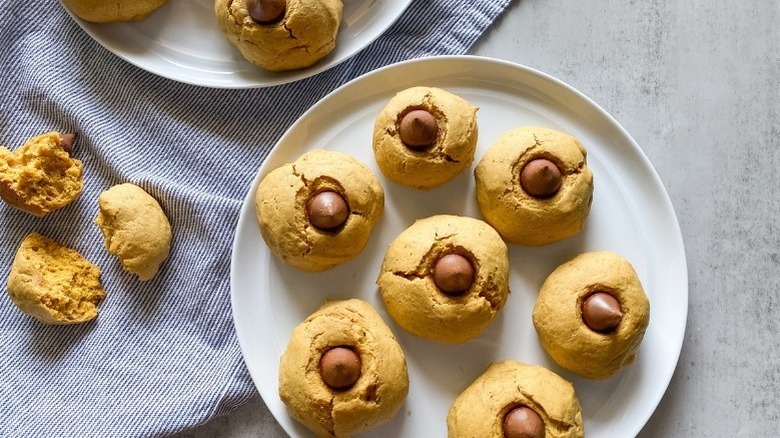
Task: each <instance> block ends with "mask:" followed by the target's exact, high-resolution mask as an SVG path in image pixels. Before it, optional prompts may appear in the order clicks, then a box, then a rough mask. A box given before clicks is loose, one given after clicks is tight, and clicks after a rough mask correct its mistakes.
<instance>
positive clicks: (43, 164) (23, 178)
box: [0, 132, 84, 217]
mask: <svg viewBox="0 0 780 438" xmlns="http://www.w3.org/2000/svg"><path fill="white" fill-rule="evenodd" d="M75 140H76V134H60V133H59V132H49V133H47V134H42V135H39V136H37V137H35V138H33V139H30V140H29V141H28V142H27V143H25V144H24V145H23V146H22V147H20V148H19V149H17V150H15V151H13V152H11V151H10V150H8V149H7V148H4V147H0V198H2V199H3V201H5V202H6V203H8V205H10V206H12V207H15V208H18V209H20V210H23V211H26V212H27V213H30V214H32V215H35V216H38V217H44V216H46V215H47V214H48V213H50V212H52V211H55V210H59V209H60V208H62V207H65V206H66V205H68V204H70V203H71V202H73V201H74V200H75V199H76V198H77V197H78V196H79V194H81V190H82V188H83V187H84V179H83V176H82V165H81V161H79V160H77V159H75V158H73V157H72V156H71V152H72V150H73V143H74V141H75Z"/></svg>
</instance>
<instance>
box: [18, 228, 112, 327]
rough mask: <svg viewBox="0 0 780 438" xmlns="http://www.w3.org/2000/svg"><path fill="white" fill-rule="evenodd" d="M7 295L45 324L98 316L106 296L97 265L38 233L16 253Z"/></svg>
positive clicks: (90, 318) (23, 309) (65, 322)
mask: <svg viewBox="0 0 780 438" xmlns="http://www.w3.org/2000/svg"><path fill="white" fill-rule="evenodd" d="M7 287H8V294H9V295H10V296H11V300H12V301H13V302H14V304H16V306H17V307H19V309H20V310H21V311H22V312H24V313H26V314H28V315H31V316H34V317H35V318H37V319H38V320H39V321H41V322H43V323H46V324H79V323H82V322H87V321H90V320H92V319H94V318H95V317H97V315H98V309H97V305H98V303H100V301H102V300H103V298H104V297H105V296H106V292H105V291H104V290H103V287H102V286H101V284H100V268H98V267H97V266H96V265H94V264H92V263H90V262H89V261H88V260H87V259H85V258H84V257H83V256H82V255H81V254H79V253H78V252H77V251H76V250H74V249H71V248H68V247H66V246H63V245H60V244H59V243H57V242H56V241H54V240H53V239H50V238H48V237H45V236H42V235H40V234H38V233H31V234H30V235H28V236H27V237H26V238H25V239H24V241H22V244H21V245H20V246H19V250H18V251H17V252H16V257H15V258H14V261H13V264H12V265H11V273H10V274H9V276H8V285H7Z"/></svg>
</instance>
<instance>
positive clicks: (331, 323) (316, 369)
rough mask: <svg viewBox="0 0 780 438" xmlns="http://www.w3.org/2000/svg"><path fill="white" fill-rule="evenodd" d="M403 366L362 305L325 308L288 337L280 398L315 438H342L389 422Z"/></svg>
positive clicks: (389, 337)
mask: <svg viewBox="0 0 780 438" xmlns="http://www.w3.org/2000/svg"><path fill="white" fill-rule="evenodd" d="M408 392H409V376H408V373H407V370H406V359H405V357H404V353H403V351H402V350H401V347H400V346H399V345H398V342H396V340H395V337H394V336H393V333H392V332H391V331H390V328H388V327H387V325H386V324H385V323H384V321H382V318H381V317H380V316H379V314H378V313H377V312H376V310H374V308H373V307H371V305H370V304H368V303H367V302H365V301H362V300H357V299H351V300H347V301H331V302H328V303H326V304H325V305H324V306H322V307H321V308H320V309H319V310H317V311H316V312H314V313H313V314H312V315H311V316H309V317H308V318H306V320H305V321H304V322H303V323H301V324H300V325H299V326H298V327H296V328H295V330H294V331H293V334H292V337H291V338H290V343H289V344H288V345H287V349H286V350H285V352H284V354H283V355H282V359H281V361H280V364H279V396H280V397H281V398H282V401H283V402H284V403H285V405H287V409H288V411H289V412H290V415H292V417H293V418H295V419H296V420H298V421H300V422H301V423H303V424H304V425H305V426H306V427H308V428H309V429H310V430H311V431H313V432H314V433H315V434H316V435H317V436H320V437H346V436H351V435H354V434H356V433H359V432H362V431H365V430H367V429H370V428H372V427H374V426H376V425H379V424H381V423H384V422H386V421H388V420H390V419H391V418H392V417H393V416H394V415H395V413H396V412H397V411H398V409H399V408H400V407H401V404H403V402H404V400H405V399H406V395H407V393H408Z"/></svg>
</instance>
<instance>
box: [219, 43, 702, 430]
mask: <svg viewBox="0 0 780 438" xmlns="http://www.w3.org/2000/svg"><path fill="white" fill-rule="evenodd" d="M414 85H429V86H437V87H442V88H445V89H447V90H449V91H452V92H454V93H456V94H459V95H461V96H463V97H464V98H466V99H467V100H468V101H470V102H471V103H472V104H473V105H476V106H479V107H480V110H479V113H478V120H479V136H480V138H479V144H478V147H477V154H476V160H475V163H476V162H478V161H479V159H480V158H481V157H482V155H483V154H484V153H485V151H486V150H487V148H488V147H489V146H490V145H491V144H492V143H493V142H494V141H495V140H496V139H497V138H498V137H499V136H500V135H501V134H502V133H504V132H505V131H507V130H509V129H512V128H516V127H519V126H523V125H541V126H546V127H549V128H553V129H558V130H561V131H564V132H568V133H570V134H573V135H574V136H576V137H578V138H579V139H580V140H581V141H582V143H583V144H584V145H585V147H586V148H587V149H588V164H589V166H590V167H591V169H592V170H593V174H594V178H595V195H594V200H593V207H592V211H591V213H590V217H589V218H588V222H587V225H586V227H585V230H584V231H583V232H582V233H580V234H579V235H577V236H575V237H572V238H569V239H567V240H565V241H563V242H559V243H557V244H553V245H549V246H546V247H542V248H530V247H524V246H519V245H510V247H509V248H510V264H511V276H510V282H511V284H510V286H511V290H512V293H511V294H510V296H509V299H508V302H507V305H506V307H505V308H504V310H503V311H502V312H501V313H500V314H499V315H498V317H497V318H496V320H495V321H493V323H492V324H491V325H490V326H489V327H488V328H487V330H485V331H484V332H483V333H482V334H481V335H480V336H478V337H477V338H476V339H474V340H472V341H470V342H468V343H466V344H463V345H458V346H451V345H443V344H437V343H435V342H432V341H426V340H422V339H418V338H416V337H414V336H412V335H410V334H409V333H407V332H406V331H404V330H403V329H402V328H400V327H399V326H398V325H397V324H395V323H394V322H393V321H392V319H390V317H389V316H388V314H387V312H386V311H385V309H384V306H383V305H382V302H381V298H380V297H379V293H378V289H377V287H376V285H375V284H374V281H375V280H376V277H377V274H378V272H379V267H380V265H381V262H382V257H383V256H384V251H385V249H386V248H387V245H388V244H389V243H390V242H391V241H392V240H393V239H394V238H395V237H396V236H397V235H398V234H399V233H400V232H401V231H402V230H404V229H405V228H406V227H408V226H409V225H411V224H412V222H413V221H414V220H415V219H418V218H424V217H427V216H430V215H434V214H439V213H454V214H460V215H467V216H474V217H481V215H480V214H479V210H478V208H477V206H476V199H475V195H474V177H473V172H472V171H471V170H469V171H466V172H463V173H462V174H461V175H459V176H458V177H456V178H455V179H454V180H452V181H450V182H448V183H446V184H444V185H443V186H440V187H439V188H436V189H433V190H430V191H427V192H426V191H419V190H414V189H410V188H407V187H404V186H401V185H399V184H396V183H393V182H391V181H389V180H388V179H386V178H384V177H383V176H382V174H381V172H380V171H379V170H378V168H377V166H376V162H375V160H374V156H373V152H372V149H371V136H372V132H373V125H374V119H375V117H376V116H377V114H378V113H379V111H380V110H381V109H382V107H383V106H384V105H385V104H386V103H387V101H388V100H389V99H390V98H391V97H392V96H393V94H394V93H396V92H397V91H399V90H402V89H404V88H407V87H411V86H414ZM315 148H324V149H332V150H338V151H342V152H347V153H349V154H352V155H354V156H355V157H357V158H358V159H359V160H361V161H362V162H363V163H365V164H367V165H368V166H369V167H370V168H371V169H373V170H374V172H375V173H376V174H377V175H378V176H379V179H380V181H381V183H382V186H383V187H384V189H385V195H386V207H385V213H384V215H383V217H382V219H381V220H380V221H379V223H378V225H377V227H376V228H375V229H374V231H373V234H372V236H371V240H370V241H369V243H368V245H367V247H366V249H365V250H364V251H363V253H362V254H361V255H360V256H358V258H357V259H355V260H353V261H351V262H349V263H346V264H344V265H341V266H340V267H337V268H335V269H333V270H332V271H329V272H326V273H322V274H312V273H306V272H302V271H298V270H296V269H294V268H291V267H289V266H286V265H284V264H282V263H281V262H279V261H278V260H277V259H276V258H274V257H273V256H272V255H271V254H270V252H269V251H268V248H267V247H266V246H265V243H264V242H263V240H262V237H261V236H260V231H259V229H258V226H257V222H256V219H255V207H254V198H255V190H256V188H257V185H258V183H259V181H260V179H261V178H262V177H263V176H265V175H266V174H267V173H268V172H269V171H270V170H272V169H274V168H276V167H278V166H280V165H282V164H283V163H286V162H291V161H294V160H295V159H296V158H298V157H299V156H300V155H301V154H303V153H304V152H306V151H309V150H311V149H315ZM604 249H608V250H612V251H616V252H618V253H620V254H622V255H623V256H625V257H626V258H628V260H630V261H631V262H632V263H633V265H634V267H635V268H636V270H637V272H638V273H639V277H640V279H641V280H642V284H643V285H644V287H645V290H646V291H647V294H648V296H649V298H650V303H651V307H652V310H651V318H650V326H649V328H648V330H647V334H646V335H645V339H644V342H643V343H642V346H641V348H640V352H639V355H638V358H637V360H636V362H635V363H634V364H633V365H631V366H630V367H629V368H627V369H626V370H624V371H622V372H620V373H619V374H617V375H616V376H614V377H613V378H612V379H609V380H607V381H589V380H587V379H583V378H580V377H577V376H575V375H572V374H570V373H567V372H565V371H563V370H562V369H561V368H560V367H558V366H557V365H556V364H555V363H554V362H553V361H552V360H551V359H550V358H549V357H548V356H547V355H546V353H545V352H544V350H543V349H542V347H541V345H540V344H539V341H538V338H537V335H536V332H535V330H534V327H533V324H532V321H531V311H532V308H533V304H534V300H535V298H536V295H537V291H538V290H539V288H540V287H541V284H542V282H543V281H544V279H545V278H546V277H547V275H548V274H549V273H550V272H552V270H553V269H555V267H556V266H558V265H559V264H560V263H562V262H564V261H566V260H568V259H570V258H572V257H574V256H575V255H577V254H579V253H581V252H584V251H594V250H604ZM231 289H232V290H231V299H232V305H233V316H234V319H235V325H236V332H237V334H238V339H239V342H240V344H241V348H242V350H243V354H244V360H245V361H246V364H247V366H248V368H249V371H250V373H251V375H252V378H253V380H254V382H255V385H257V388H258V390H259V391H260V394H261V395H262V397H263V399H264V400H265V403H266V404H267V405H268V408H269V409H270V410H271V412H272V413H273V414H274V416H275V417H276V419H277V420H278V421H279V423H280V424H281V425H282V427H283V428H284V429H285V430H286V431H287V432H288V433H289V434H290V435H292V436H294V437H298V436H309V434H307V432H306V429H304V428H303V427H302V426H300V425H298V424H297V423H296V422H295V421H294V420H293V419H292V418H291V417H289V416H288V414H287V413H286V411H285V406H284V404H283V403H282V402H281V400H280V399H279V396H278V393H277V389H278V388H277V375H278V367H279V358H280V357H281V355H282V352H283V351H284V348H285V347H286V345H287V341H288V339H289V336H290V334H291V332H292V330H293V328H294V327H295V326H296V325H297V324H299V323H300V322H301V321H303V320H304V319H305V318H306V317H307V316H308V315H309V314H311V313H312V312H314V311H315V310H317V308H318V307H319V306H320V305H321V304H322V303H323V302H324V301H325V299H326V298H327V299H344V298H350V297H358V298H362V299H364V300H367V301H369V302H371V303H372V304H373V305H374V306H375V307H376V308H377V309H378V310H379V312H380V314H381V315H382V316H383V317H384V318H385V320H386V321H387V322H388V324H389V325H390V327H391V328H392V329H393V332H394V333H395V334H396V336H397V338H398V341H399V342H400V344H401V346H402V347H403V349H404V351H405V352H406V358H407V363H408V366H409V376H410V380H411V385H410V390H409V397H408V399H407V401H406V404H405V405H404V406H403V407H402V409H401V411H400V412H399V413H398V415H396V416H395V418H394V419H393V420H392V421H390V422H389V423H387V424H385V425H382V426H380V427H378V428H376V429H374V430H372V431H371V433H370V434H366V436H372V437H401V436H403V437H428V436H429V437H443V436H446V434H447V433H446V422H445V419H446V416H447V411H448V409H449V407H450V405H451V404H452V402H453V400H454V399H455V397H456V396H457V395H458V394H459V393H460V392H461V391H462V390H463V389H464V388H466V386H468V385H469V384H470V383H471V382H472V381H473V380H474V379H475V378H477V377H478V376H479V375H480V374H481V373H482V372H484V371H485V369H486V368H487V366H488V364H489V363H490V362H491V361H500V360H503V359H507V358H511V359H516V360H520V361H523V362H527V363H532V364H538V365H542V366H545V367H547V368H549V369H551V370H553V371H555V372H557V373H559V374H561V375H562V376H563V377H565V378H566V379H568V380H570V381H572V382H573V383H574V386H575V387H576V390H577V394H578V395H579V398H580V401H581V403H582V410H583V415H584V418H585V430H586V433H587V436H588V437H590V438H598V437H610V438H611V437H628V436H634V435H635V434H636V433H638V432H639V430H640V429H641V428H642V426H643V425H644V424H645V422H646V421H647V419H648V418H649V417H650V415H651V414H652V412H653V411H654V410H655V408H656V406H657V405H658V402H659V401H660V399H661V396H662V395H663V393H664V391H665V390H666V387H667V385H668V384H669V380H670V379H671V377H672V373H673V372H674V369H675V365H676V363H677V359H678V357H679V354H680V348H681V346H682V340H683V334H684V332H685V322H686V317H687V308H688V281H687V267H686V261H685V250H684V248H683V242H682V237H681V234H680V228H679V224H678V223H677V218H676V216H675V214H674V210H673V208H672V204H671V202H670V201H669V197H668V196H667V194H666V191H665V190H664V187H663V185H662V184H661V181H660V179H659V178H658V175H657V174H656V173H655V170H654V169H653V167H652V165H651V164H650V162H649V161H648V160H647V157H645V155H644V153H643V152H642V150H641V149H640V148H639V146H637V144H636V143H635V142H634V140H633V139H632V138H631V137H630V136H629V135H628V133H626V131H625V130H623V128H621V126H620V125H619V124H618V123H617V122H616V121H615V120H614V119H613V118H612V117H611V116H610V115H609V114H607V113H606V112H605V111H604V110H603V109H601V108H600V107H599V106H598V105H596V104H595V103H593V102H592V101H591V100H589V99H588V98H587V97H585V96H584V95H582V94H581V93H579V92H578V91H577V90H575V89H573V88H571V87H570V86H568V85H566V84H564V83H562V82H560V81H558V80H556V79H555V78H552V77H550V76H548V75H546V74H544V73H540V72H538V71H535V70H533V69H530V68H528V67H523V66H520V65H516V64H512V63H509V62H504V61H498V60H493V59H487V58H476V57H438V58H427V59H421V60H415V61H409V62H404V63H401V64H395V65H392V66H389V67H386V68H383V69H381V70H377V71H375V72H372V73H370V74H367V75H365V76H363V77H360V78H358V79H356V80H354V81H352V82H350V83H348V84H346V85H344V86H343V87H341V88H339V89H338V90H336V91H334V92H333V93H331V94H330V95H329V96H327V97H326V98H324V99H323V100H322V101H320V102H319V103H318V104H317V105H315V106H313V107H312V108H311V109H310V110H309V111H308V112H307V113H306V114H304V115H303V116H302V117H301V118H300V119H299V120H298V121H297V122H296V123H295V124H294V125H293V126H292V127H291V128H290V129H289V130H288V131H287V133H286V134H285V135H284V136H283V137H282V138H281V140H279V143H278V144H277V145H276V147H275V149H274V150H273V152H272V153H271V154H270V156H269V157H268V159H267V160H266V161H265V163H264V164H263V165H262V167H261V168H260V170H259V172H258V175H257V178H256V179H255V181H254V182H253V184H252V188H251V190H250V191H249V193H248V194H247V197H246V200H245V201H244V205H243V209H242V210H241V216H240V218H239V221H238V228H237V230H236V235H235V242H234V247H233V260H232V269H231Z"/></svg>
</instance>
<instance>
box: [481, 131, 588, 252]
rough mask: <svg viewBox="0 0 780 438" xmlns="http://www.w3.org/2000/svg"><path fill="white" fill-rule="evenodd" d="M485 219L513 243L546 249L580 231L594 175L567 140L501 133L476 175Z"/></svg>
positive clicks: (557, 135)
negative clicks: (544, 247)
mask: <svg viewBox="0 0 780 438" xmlns="http://www.w3.org/2000/svg"><path fill="white" fill-rule="evenodd" d="M474 175H475V178H476V183H477V188H476V192H477V201H478V203H479V208H480V211H481V212H482V214H483V215H484V216H485V219H486V220H487V222H488V223H490V224H491V225H492V226H493V227H495V228H496V230H498V232H499V233H500V234H501V236H502V237H503V238H504V239H505V240H507V241H508V242H512V243H520V244H523V245H533V246H538V245H546V244H549V243H553V242H557V241H559V240H562V239H565V238H567V237H570V236H572V235H574V234H576V233H578V232H580V231H581V230H582V228H583V227H584V224H585V219H586V218H587V216H588V214H589V213H590V205H591V202H592V199H593V198H592V197H593V174H592V173H591V171H590V169H589V168H588V166H587V152H586V151H585V148H584V147H583V146H582V144H581V143H580V142H579V141H578V140H577V139H576V138H574V137H572V136H571V135H568V134H565V133H563V132H559V131H555V130H552V129H547V128H542V127H538V126H526V127H521V128H517V129H513V130H510V131H508V132H506V133H504V134H503V135H502V136H501V137H500V138H499V139H498V140H497V141H496V142H495V143H494V144H493V145H492V146H491V147H490V148H489V149H488V151H487V152H486V153H485V155H484V156H483V157H482V159H481V160H480V162H479V164H477V167H476V168H475V170H474Z"/></svg>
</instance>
